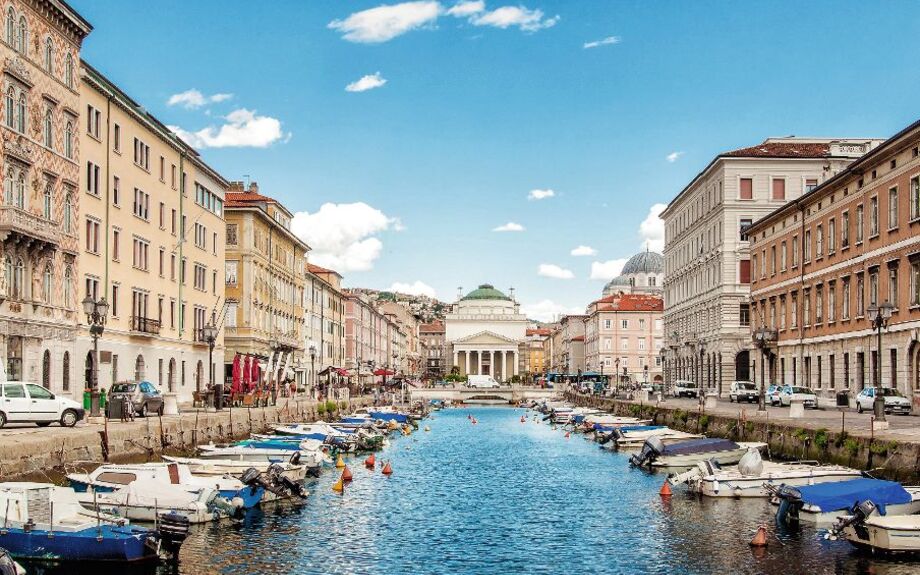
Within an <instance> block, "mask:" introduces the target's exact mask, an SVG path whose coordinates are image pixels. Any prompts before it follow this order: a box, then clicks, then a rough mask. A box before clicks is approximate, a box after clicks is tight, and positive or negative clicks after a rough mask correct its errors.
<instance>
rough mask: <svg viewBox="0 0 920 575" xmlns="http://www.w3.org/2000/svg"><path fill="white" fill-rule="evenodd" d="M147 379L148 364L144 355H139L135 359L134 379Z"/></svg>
mask: <svg viewBox="0 0 920 575" xmlns="http://www.w3.org/2000/svg"><path fill="white" fill-rule="evenodd" d="M145 379H147V366H146V364H145V363H144V356H142V355H138V356H137V359H136V360H134V380H135V381H144V380H145Z"/></svg>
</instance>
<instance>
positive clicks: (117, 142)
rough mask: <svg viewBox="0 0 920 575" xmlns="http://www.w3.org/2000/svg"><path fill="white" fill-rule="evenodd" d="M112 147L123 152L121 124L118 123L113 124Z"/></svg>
mask: <svg viewBox="0 0 920 575" xmlns="http://www.w3.org/2000/svg"><path fill="white" fill-rule="evenodd" d="M112 149H113V150H114V151H116V152H118V153H119V154H120V153H121V126H119V125H118V124H114V125H113V126H112Z"/></svg>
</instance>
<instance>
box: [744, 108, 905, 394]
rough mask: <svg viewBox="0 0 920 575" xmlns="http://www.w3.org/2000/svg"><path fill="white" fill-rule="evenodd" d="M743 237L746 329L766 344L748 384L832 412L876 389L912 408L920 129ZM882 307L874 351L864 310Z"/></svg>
mask: <svg viewBox="0 0 920 575" xmlns="http://www.w3.org/2000/svg"><path fill="white" fill-rule="evenodd" d="M749 237H750V238H751V248H750V249H751V254H752V255H751V276H752V277H751V282H752V283H751V289H752V294H751V296H752V297H751V299H752V309H751V316H752V320H751V329H752V333H767V334H770V336H771V337H769V338H768V341H767V346H766V347H765V350H764V354H763V357H764V360H763V361H761V354H760V352H758V353H756V354H755V355H754V358H752V359H753V360H754V361H755V362H756V366H757V369H756V379H757V381H758V382H759V381H762V380H766V381H767V382H768V383H769V382H779V383H793V384H798V385H806V386H808V387H811V388H812V389H813V390H815V392H816V393H817V394H818V396H819V399H821V400H822V401H823V402H825V403H831V404H832V403H833V402H834V400H835V396H836V394H837V393H840V392H845V393H847V394H848V395H849V396H851V397H852V396H854V395H855V394H856V393H858V392H859V391H860V390H862V388H863V387H865V386H867V385H878V384H879V383H881V385H884V386H891V387H895V388H897V389H898V390H899V391H901V392H902V393H903V394H904V395H906V396H907V397H911V398H912V399H913V404H914V409H917V408H920V335H918V334H920V122H916V123H914V124H912V125H910V126H908V127H907V128H905V129H904V130H902V131H901V132H899V133H898V134H896V135H894V136H892V137H891V138H890V139H889V140H887V141H885V142H884V143H883V144H881V145H880V146H878V147H876V148H875V149H873V150H872V151H871V152H869V153H868V154H866V155H864V156H863V157H861V158H860V159H858V160H856V161H855V162H853V163H852V164H850V166H849V167H848V168H846V169H844V170H842V171H841V172H840V173H838V174H837V175H836V176H834V177H833V178H830V179H829V180H828V181H826V182H824V183H823V184H822V185H820V186H818V187H817V188H816V189H814V190H812V191H810V192H809V193H807V194H805V195H804V196H802V197H800V198H798V199H796V200H794V201H792V202H789V203H787V204H786V205H784V206H782V207H780V208H779V209H777V210H775V211H774V212H772V213H771V214H769V215H767V216H765V217H763V218H761V219H760V220H759V221H757V222H756V223H755V224H754V225H753V226H752V227H751V228H750V229H749ZM885 303H889V304H891V305H892V306H893V309H892V313H891V318H890V320H889V321H888V325H887V327H886V328H885V329H884V330H883V333H882V340H881V341H882V349H881V350H879V348H878V340H877V335H876V332H875V331H874V330H873V326H872V322H871V320H870V313H869V310H870V308H871V307H872V306H879V305H883V304H885ZM761 328H766V331H765V332H761ZM748 337H751V336H750V335H749V336H748ZM879 367H881V370H879ZM879 371H881V381H879Z"/></svg>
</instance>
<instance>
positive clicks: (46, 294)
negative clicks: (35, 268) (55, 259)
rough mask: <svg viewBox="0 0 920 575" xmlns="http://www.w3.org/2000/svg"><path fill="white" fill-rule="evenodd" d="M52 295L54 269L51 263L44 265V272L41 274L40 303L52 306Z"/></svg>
mask: <svg viewBox="0 0 920 575" xmlns="http://www.w3.org/2000/svg"><path fill="white" fill-rule="evenodd" d="M53 294H54V268H52V267H51V263H50V262H49V263H47V264H45V271H44V272H42V301H43V302H45V303H46V304H49V305H50V304H52V303H54V302H52V301H51V298H52V295H53Z"/></svg>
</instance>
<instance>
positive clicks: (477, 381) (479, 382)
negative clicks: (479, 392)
mask: <svg viewBox="0 0 920 575" xmlns="http://www.w3.org/2000/svg"><path fill="white" fill-rule="evenodd" d="M466 384H467V385H469V386H470V387H477V388H480V389H491V388H494V387H500V385H499V383H498V382H497V381H495V380H494V379H492V376H491V375H468V376H466Z"/></svg>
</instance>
